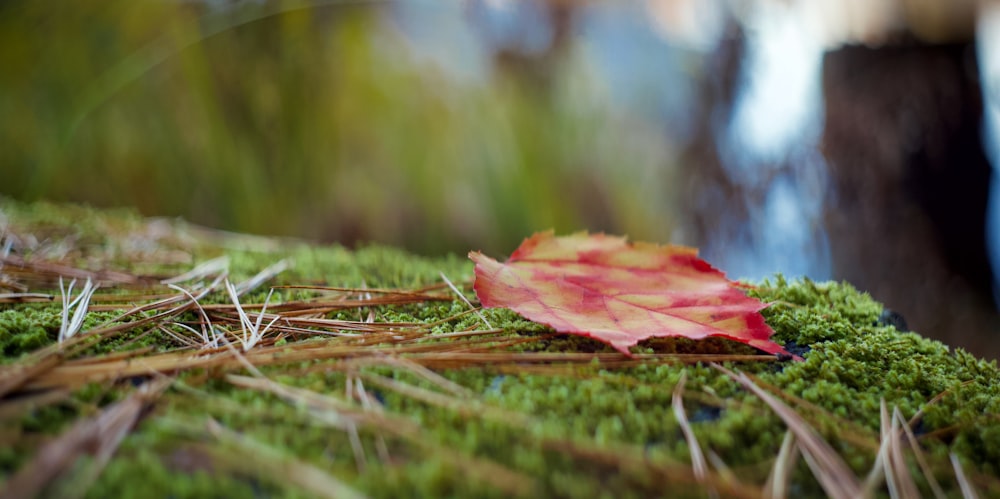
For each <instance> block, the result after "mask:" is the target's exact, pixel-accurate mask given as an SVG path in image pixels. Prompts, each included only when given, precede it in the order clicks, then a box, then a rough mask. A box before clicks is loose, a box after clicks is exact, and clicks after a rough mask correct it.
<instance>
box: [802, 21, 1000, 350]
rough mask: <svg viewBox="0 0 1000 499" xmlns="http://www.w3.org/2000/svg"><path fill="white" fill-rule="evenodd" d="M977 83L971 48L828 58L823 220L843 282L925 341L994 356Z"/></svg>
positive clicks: (892, 48) (900, 46) (851, 50)
mask: <svg viewBox="0 0 1000 499" xmlns="http://www.w3.org/2000/svg"><path fill="white" fill-rule="evenodd" d="M978 82H979V74H978V69H977V65H976V59H975V47H974V45H973V44H972V43H958V44H949V45H927V44H921V43H918V42H916V41H907V42H904V43H895V44H892V45H887V46H883V47H879V48H868V47H862V46H847V47H843V48H840V49H838V50H835V51H832V52H829V53H827V54H826V56H825V58H824V63H823V95H824V99H825V109H826V118H825V120H826V121H825V126H824V133H823V139H822V148H823V153H824V156H825V157H826V158H827V162H828V164H829V165H830V179H831V183H832V186H831V191H830V192H829V195H828V198H827V209H826V220H825V222H826V225H827V229H828V231H829V235H830V240H831V256H832V258H833V265H834V272H835V275H836V277H837V278H842V279H847V280H848V281H851V282H853V283H855V284H856V285H857V286H859V287H860V288H862V289H865V290H867V291H869V292H871V293H872V294H873V295H875V296H876V297H877V298H878V299H879V300H882V301H883V302H885V303H886V304H887V305H888V306H890V307H892V308H894V309H896V310H898V311H900V312H902V313H903V315H904V316H905V317H906V318H907V320H908V321H909V322H910V325H911V326H912V327H914V329H916V330H918V331H920V332H921V333H923V334H925V335H928V336H932V337H936V338H941V339H945V340H947V341H948V342H949V343H950V344H952V345H956V346H964V347H967V348H969V349H971V350H973V351H975V352H977V353H979V354H983V355H990V356H994V357H996V356H1000V345H997V344H996V343H997V342H996V341H994V338H995V332H996V330H997V325H998V320H997V314H996V312H995V310H994V306H993V299H992V286H993V275H992V273H991V270H990V264H989V259H988V256H987V248H986V233H985V227H986V205H987V200H988V196H989V185H990V175H991V171H992V170H991V167H990V164H989V162H988V161H987V159H986V156H985V153H984V149H983V144H982V143H981V133H982V132H981V123H982V112H983V104H982V95H981V92H980V88H979V83H978Z"/></svg>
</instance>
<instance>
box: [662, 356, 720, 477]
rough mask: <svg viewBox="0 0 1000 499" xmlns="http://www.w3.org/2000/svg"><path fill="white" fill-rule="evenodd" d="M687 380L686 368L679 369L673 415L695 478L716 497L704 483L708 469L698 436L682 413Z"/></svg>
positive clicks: (673, 399)
mask: <svg viewBox="0 0 1000 499" xmlns="http://www.w3.org/2000/svg"><path fill="white" fill-rule="evenodd" d="M686 381H687V370H684V371H681V379H680V380H679V381H678V382H677V386H675V387H674V394H673V398H672V402H673V404H672V405H673V409H674V417H675V418H676V419H677V424H678V426H680V427H681V432H683V433H684V440H686V441H687V444H688V452H689V453H690V454H691V469H692V471H693V472H694V477H695V479H697V480H698V482H699V483H701V484H703V485H705V486H706V487H708V492H709V495H710V496H712V497H716V496H717V495H718V494H717V493H716V492H715V490H714V489H713V488H712V487H711V485H709V484H708V483H706V480H705V477H706V473H707V471H708V465H707V464H706V463H705V456H704V455H703V454H702V453H701V446H700V445H698V437H696V436H695V434H694V431H692V430H691V424H690V423H688V419H687V415H686V414H685V413H684V398H683V397H684V383H685V382H686Z"/></svg>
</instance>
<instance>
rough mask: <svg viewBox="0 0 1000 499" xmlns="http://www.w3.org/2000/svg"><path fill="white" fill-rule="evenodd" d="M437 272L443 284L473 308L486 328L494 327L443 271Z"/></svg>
mask: <svg viewBox="0 0 1000 499" xmlns="http://www.w3.org/2000/svg"><path fill="white" fill-rule="evenodd" d="M439 274H440V275H441V279H443V280H444V282H445V284H447V285H448V287H449V288H451V291H452V292H453V293H455V295H457V296H458V297H459V298H460V299H461V300H462V301H463V302H465V304H466V305H468V306H469V309H470V310H475V312H476V316H478V317H479V320H481V321H483V324H486V329H494V327H493V325H492V324H490V321H488V320H486V316H484V315H483V313H482V312H480V311H479V309H478V308H476V307H475V306H474V305H473V304H472V302H470V301H469V299H468V298H466V297H465V295H464V294H462V292H461V291H459V289H458V288H457V287H455V285H454V284H452V282H451V281H449V280H448V276H446V275H444V272H439Z"/></svg>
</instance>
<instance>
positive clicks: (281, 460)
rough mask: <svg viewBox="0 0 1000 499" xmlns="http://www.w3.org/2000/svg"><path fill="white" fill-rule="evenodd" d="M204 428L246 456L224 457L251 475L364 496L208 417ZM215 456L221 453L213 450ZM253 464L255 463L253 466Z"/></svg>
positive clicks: (322, 492) (323, 493) (348, 498)
mask: <svg viewBox="0 0 1000 499" xmlns="http://www.w3.org/2000/svg"><path fill="white" fill-rule="evenodd" d="M206 429H207V430H208V432H209V433H210V434H211V435H213V436H215V438H217V439H218V440H219V441H220V442H223V443H225V444H228V445H231V446H233V447H236V448H237V449H238V450H239V451H240V454H243V455H245V456H249V457H248V458H247V459H227V462H229V464H230V465H239V464H241V463H242V467H243V468H245V471H247V472H249V473H252V474H254V475H256V474H258V473H263V474H265V475H269V476H270V478H271V480H273V481H274V482H275V483H291V484H293V485H296V486H298V487H300V488H302V489H303V490H305V491H308V492H309V493H310V494H313V495H315V496H316V497H329V498H342V499H360V498H363V497H365V496H364V495H363V494H361V493H360V492H358V491H356V490H354V489H353V488H351V487H350V486H348V485H347V484H345V483H344V482H341V481H340V480H338V479H337V478H336V477H334V476H333V475H331V474H329V473H327V472H326V471H323V470H322V469H320V468H318V467H316V466H314V465H312V464H310V463H308V462H306V461H302V460H299V459H295V458H294V457H291V456H288V455H286V454H285V453H283V452H281V451H279V450H278V449H275V448H274V447H271V446H268V445H265V444H263V443H261V442H258V441H256V440H254V439H252V438H250V437H248V436H246V435H241V434H239V433H237V432H235V431H232V430H230V429H228V428H226V427H224V426H222V425H221V424H219V423H218V422H216V421H214V420H212V419H209V420H208V422H207V424H206ZM214 454H216V455H217V457H220V458H221V457H223V456H224V455H223V454H222V453H219V452H214ZM255 465H256V466H255Z"/></svg>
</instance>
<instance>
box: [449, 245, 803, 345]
mask: <svg viewBox="0 0 1000 499" xmlns="http://www.w3.org/2000/svg"><path fill="white" fill-rule="evenodd" d="M469 258H471V259H472V261H474V262H476V284H475V289H476V295H477V296H479V301H480V302H482V304H483V306H484V307H489V308H492V307H507V308H510V309H513V310H514V311H516V312H518V313H520V314H521V315H523V316H524V317H526V318H527V319H529V320H532V321H535V322H540V323H543V324H547V325H549V326H551V327H553V328H555V330H556V331H560V332H563V333H570V334H578V335H582V336H589V337H591V338H595V339H598V340H601V341H603V342H606V343H609V344H611V345H612V346H613V347H615V348H616V349H617V350H618V351H620V352H622V353H624V354H626V355H630V352H629V347H631V346H633V345H635V344H636V343H638V342H639V341H640V340H644V339H646V338H650V337H654V336H683V337H686V338H691V339H701V338H705V337H708V336H721V337H723V338H729V339H731V340H736V341H739V342H742V343H746V344H748V345H751V346H753V347H756V348H759V349H760V350H763V351H765V352H768V353H772V354H787V353H788V352H786V351H785V349H784V348H782V347H781V346H780V345H778V344H777V343H774V342H773V341H771V340H770V339H769V338H770V337H771V335H772V334H773V333H774V331H773V330H771V328H770V327H769V326H768V325H767V324H766V323H765V322H764V317H763V316H761V315H760V311H761V310H762V309H764V308H765V307H767V304H765V303H762V302H760V301H759V300H756V299H753V298H750V297H748V296H747V295H746V294H744V293H743V291H742V290H740V288H739V285H738V284H737V283H735V282H733V281H730V280H728V279H726V276H725V274H723V273H722V272H720V271H719V270H716V269H715V268H713V267H712V266H711V265H709V264H708V263H707V262H705V261H704V260H702V259H700V258H698V250H696V249H694V248H688V247H684V246H658V245H655V244H649V243H628V242H626V241H625V238H622V237H613V236H606V235H603V234H597V235H588V234H586V233H579V234H574V235H571V236H565V237H555V236H554V235H553V233H552V232H551V231H550V232H542V233H538V234H535V235H534V236H531V237H530V238H528V239H525V240H524V242H523V243H521V246H520V247H519V248H518V249H517V251H515V252H514V254H512V255H511V256H510V259H509V260H507V262H506V263H499V262H497V261H496V260H494V259H492V258H490V257H488V256H485V255H483V254H481V253H479V252H475V251H474V252H471V253H469Z"/></svg>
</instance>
